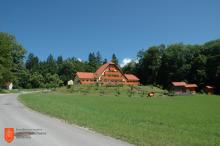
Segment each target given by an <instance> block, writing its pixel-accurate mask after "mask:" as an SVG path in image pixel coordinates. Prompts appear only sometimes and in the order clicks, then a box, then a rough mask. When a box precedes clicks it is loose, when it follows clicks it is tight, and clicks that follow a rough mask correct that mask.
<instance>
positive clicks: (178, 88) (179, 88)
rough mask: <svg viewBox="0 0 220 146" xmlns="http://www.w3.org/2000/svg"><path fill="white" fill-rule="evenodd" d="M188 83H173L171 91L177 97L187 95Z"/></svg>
mask: <svg viewBox="0 0 220 146" xmlns="http://www.w3.org/2000/svg"><path fill="white" fill-rule="evenodd" d="M185 86H186V83H185V82H172V87H171V90H172V92H174V93H175V94H177V95H180V94H183V93H186V87H185Z"/></svg>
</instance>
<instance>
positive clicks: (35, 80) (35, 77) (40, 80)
mask: <svg viewBox="0 0 220 146" xmlns="http://www.w3.org/2000/svg"><path fill="white" fill-rule="evenodd" d="M30 83H31V87H32V88H40V87H44V77H43V76H42V75H41V74H39V73H38V72H34V73H33V74H32V75H31V77H30Z"/></svg>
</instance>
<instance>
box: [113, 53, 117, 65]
mask: <svg viewBox="0 0 220 146" xmlns="http://www.w3.org/2000/svg"><path fill="white" fill-rule="evenodd" d="M111 61H112V62H113V63H115V64H116V65H118V58H117V57H116V55H115V53H113V54H112V60H111Z"/></svg>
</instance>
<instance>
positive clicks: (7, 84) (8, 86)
mask: <svg viewBox="0 0 220 146" xmlns="http://www.w3.org/2000/svg"><path fill="white" fill-rule="evenodd" d="M5 87H6V89H8V90H12V89H13V83H12V82H7V83H5Z"/></svg>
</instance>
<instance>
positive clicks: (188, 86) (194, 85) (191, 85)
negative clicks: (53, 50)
mask: <svg viewBox="0 0 220 146" xmlns="http://www.w3.org/2000/svg"><path fill="white" fill-rule="evenodd" d="M185 87H187V88H192V87H195V88H197V87H198V86H197V85H196V84H186V85H185Z"/></svg>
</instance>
